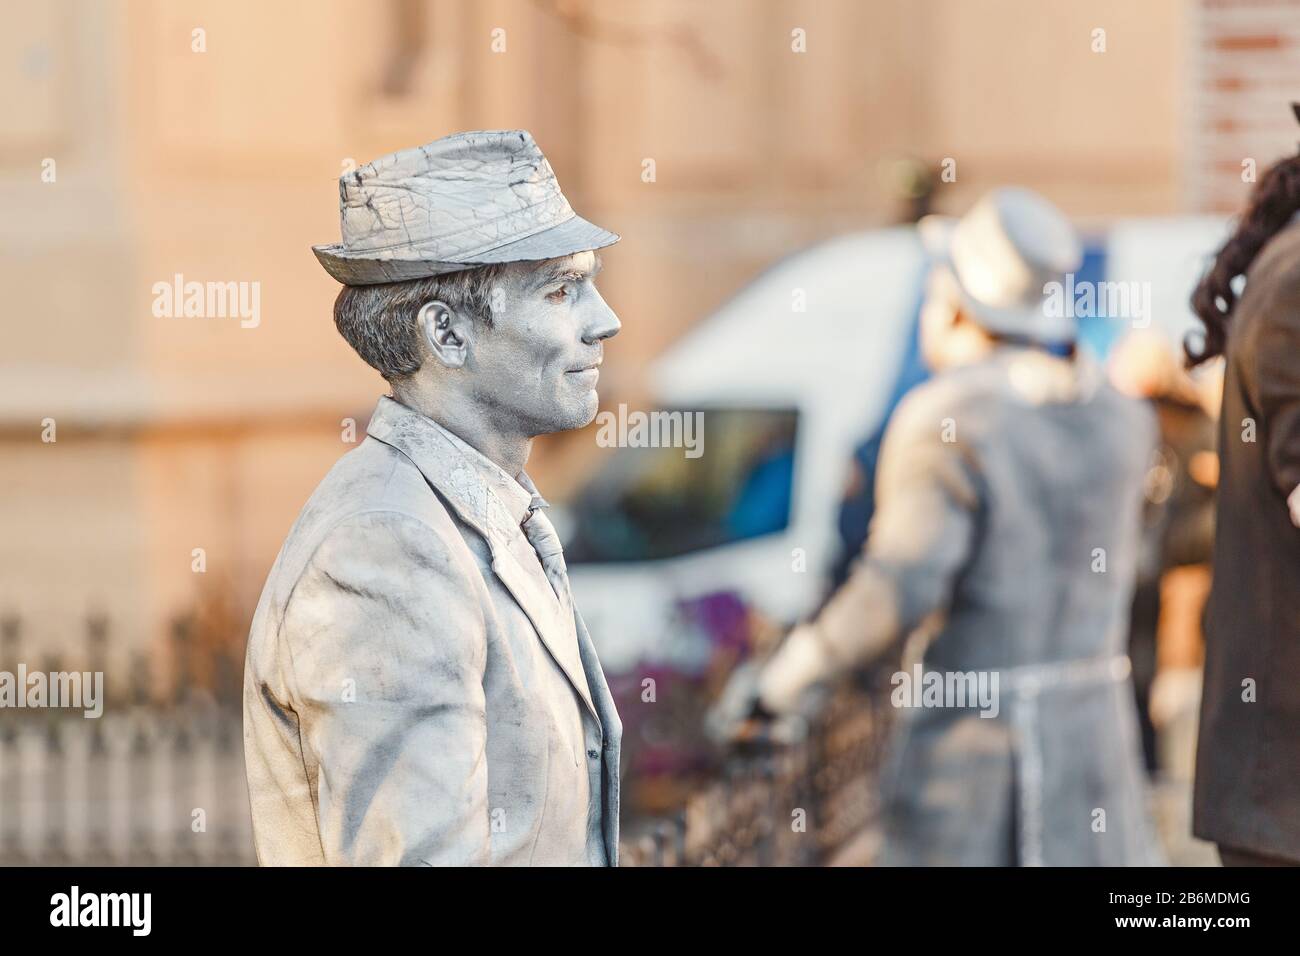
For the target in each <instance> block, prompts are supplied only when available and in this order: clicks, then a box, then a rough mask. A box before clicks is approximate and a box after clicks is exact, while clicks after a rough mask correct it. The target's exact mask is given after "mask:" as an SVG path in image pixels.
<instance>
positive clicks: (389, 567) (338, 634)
mask: <svg viewBox="0 0 1300 956" xmlns="http://www.w3.org/2000/svg"><path fill="white" fill-rule="evenodd" d="M478 583H480V584H481V582H478ZM280 639H281V642H282V647H284V648H286V649H287V651H288V654H289V656H290V673H291V675H292V680H293V698H294V705H295V707H296V708H297V711H298V716H299V726H300V729H301V734H302V746H303V751H304V761H305V762H306V763H307V764H308V766H307V768H306V769H307V774H308V778H309V782H310V783H311V785H312V787H313V791H314V793H315V795H316V798H317V799H316V811H317V819H318V828H319V832H320V838H321V844H322V850H323V853H324V856H325V860H326V862H327V863H329V864H356V865H394V864H401V865H413V864H420V863H424V864H429V865H442V864H449V865H469V864H486V863H487V862H488V861H489V809H488V806H487V803H488V797H487V760H486V755H485V746H486V741H487V726H486V703H485V698H484V692H483V671H484V666H485V660H486V637H485V623H484V618H483V613H482V610H481V605H480V604H479V602H478V601H477V600H476V598H475V581H474V580H473V578H472V576H471V574H470V573H469V572H467V570H466V569H465V568H464V567H463V566H461V565H460V564H458V563H457V561H456V559H455V558H454V557H453V552H452V551H451V550H450V549H449V548H448V547H447V546H446V545H444V544H443V543H442V541H441V539H440V538H439V537H438V536H437V534H436V533H435V532H434V531H433V530H432V529H431V528H429V527H428V526H427V525H425V524H424V523H422V522H421V521H419V520H418V519H416V518H413V517H410V516H407V515H403V514H399V513H395V512H370V513H365V514H360V515H355V516H353V517H351V518H348V519H346V520H345V521H344V522H343V523H341V524H340V525H338V526H336V527H335V528H334V529H333V530H332V531H331V532H330V533H329V534H328V535H327V537H326V538H325V540H324V542H323V543H322V544H321V546H320V547H319V548H318V549H317V551H316V553H315V554H314V555H313V557H312V560H311V561H310V562H309V563H308V565H307V567H306V569H305V570H304V573H303V575H302V577H301V578H300V579H299V581H298V584H297V585H296V587H295V588H294V591H293V594H292V596H291V598H290V600H289V603H288V605H287V607H286V610H285V617H284V622H283V625H282V629H281V632H280ZM313 776H314V779H312V778H313Z"/></svg>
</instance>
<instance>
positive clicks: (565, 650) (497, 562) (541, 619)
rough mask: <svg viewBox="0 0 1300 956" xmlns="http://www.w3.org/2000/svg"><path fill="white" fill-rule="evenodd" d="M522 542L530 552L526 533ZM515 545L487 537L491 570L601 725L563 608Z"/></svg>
mask: <svg viewBox="0 0 1300 956" xmlns="http://www.w3.org/2000/svg"><path fill="white" fill-rule="evenodd" d="M519 538H520V539H521V540H522V541H523V544H524V546H525V547H527V548H528V549H529V551H531V550H532V545H530V544H529V543H528V540H527V538H525V537H524V535H523V532H520V533H519ZM512 545H513V542H510V543H507V542H494V541H493V540H492V538H491V537H490V536H489V537H488V546H489V547H490V548H491V549H492V570H493V571H494V572H495V573H496V576H497V577H498V578H499V579H500V581H501V583H502V584H504V585H505V586H506V590H508V591H509V592H510V594H511V595H512V596H513V597H514V599H515V603H517V604H518V605H519V606H520V607H521V608H523V611H524V613H525V614H527V615H528V619H529V620H530V621H532V622H533V629H534V630H535V631H537V636H538V637H539V638H541V641H542V643H543V644H544V645H546V649H547V650H548V651H550V654H551V656H552V657H553V658H555V662H556V663H557V664H559V665H560V670H562V671H564V676H565V677H567V678H568V679H569V683H570V684H572V685H573V689H574V690H575V691H577V692H578V696H579V697H581V698H582V702H583V703H584V704H586V705H587V709H588V710H589V711H591V715H592V716H593V717H595V718H596V720H597V721H599V720H600V713H599V712H598V711H597V710H596V705H595V702H594V701H593V700H592V698H591V692H590V691H589V690H588V687H587V683H588V682H587V680H586V677H585V674H584V671H583V667H582V659H581V657H580V654H579V651H578V645H577V643H576V642H570V641H567V640H565V638H566V637H567V636H568V628H567V627H566V626H565V622H564V621H563V620H562V619H561V617H562V615H563V608H562V607H561V605H560V602H559V601H558V600H557V599H556V597H555V591H554V590H553V589H552V588H551V582H550V581H548V580H547V579H546V575H545V574H543V573H542V570H541V565H539V564H537V562H536V561H532V562H530V563H529V564H525V563H524V562H523V561H521V560H520V559H519V558H517V557H516V556H515V554H514V549H513V547H512ZM534 566H535V567H534Z"/></svg>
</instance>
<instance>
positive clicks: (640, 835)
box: [620, 691, 889, 866]
mask: <svg viewBox="0 0 1300 956" xmlns="http://www.w3.org/2000/svg"><path fill="white" fill-rule="evenodd" d="M887 699H888V698H887V695H883V694H866V693H862V692H861V691H857V692H843V693H841V694H840V695H838V696H837V697H836V698H835V699H834V700H833V701H832V703H831V705H830V706H829V707H828V708H827V709H826V711H825V712H824V713H823V714H822V715H821V717H819V718H818V719H817V721H816V722H815V724H814V725H813V726H811V727H810V728H808V730H807V732H806V733H805V734H803V735H802V736H801V738H800V739H798V740H797V741H795V742H793V743H790V744H785V745H773V746H770V747H765V748H762V749H755V750H751V751H750V752H746V753H740V752H738V753H736V754H734V755H733V756H731V757H730V758H728V759H727V760H726V761H725V763H724V765H723V769H722V773H721V775H720V776H719V777H718V779H716V780H713V781H711V782H708V783H706V784H704V785H703V786H701V787H700V788H699V789H697V790H696V791H694V792H693V793H692V794H691V795H690V796H689V797H688V798H687V800H686V805H685V807H684V808H683V810H682V811H681V812H680V813H677V814H675V815H673V816H671V817H667V818H664V819H661V820H658V821H648V822H644V821H643V822H641V823H639V824H638V823H637V822H636V821H628V823H629V824H630V826H628V827H626V828H625V840H624V843H623V846H622V847H621V848H620V855H621V862H622V863H623V865H625V866H817V865H821V864H823V863H825V862H827V861H828V860H829V859H830V858H831V857H832V856H833V855H834V854H835V853H836V852H837V851H839V850H840V849H841V848H842V847H844V846H845V845H846V844H847V843H848V842H849V841H850V840H852V839H853V838H854V837H855V836H857V835H859V834H861V833H862V832H863V831H864V830H865V829H866V828H867V827H869V826H871V825H872V824H873V822H874V820H875V816H876V812H877V805H876V793H877V775H878V773H879V770H880V766H881V764H882V760H883V754H884V747H885V741H886V734H887V733H888V729H889V711H888V708H886V707H884V706H883V703H882V702H884V701H887Z"/></svg>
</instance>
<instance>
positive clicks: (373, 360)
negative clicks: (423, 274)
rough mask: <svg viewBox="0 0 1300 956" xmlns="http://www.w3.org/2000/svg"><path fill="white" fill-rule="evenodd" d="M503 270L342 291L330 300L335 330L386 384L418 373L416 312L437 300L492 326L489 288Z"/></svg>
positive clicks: (485, 269)
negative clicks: (332, 305) (332, 306)
mask: <svg viewBox="0 0 1300 956" xmlns="http://www.w3.org/2000/svg"><path fill="white" fill-rule="evenodd" d="M504 271H505V266H504V265H488V266H478V267H476V268H473V269H462V270H461V271H459V272H450V273H447V274H446V275H440V276H431V277H429V278H427V279H410V280H407V281H405V282H384V283H380V284H378V285H345V286H344V287H343V288H342V290H341V291H340V292H339V296H338V298H337V299H335V300H334V325H335V326H336V327H337V328H338V330H339V334H340V335H342V336H343V338H345V339H347V342H348V344H349V345H351V346H352V347H353V348H354V349H356V352H357V354H358V355H360V356H361V357H362V358H363V359H365V360H366V364H368V365H370V366H371V367H372V368H374V369H375V370H376V371H378V372H379V374H380V375H382V376H383V377H384V378H386V379H387V380H388V381H390V382H391V381H394V380H398V379H403V378H406V377H407V376H409V375H412V374H414V373H415V372H418V371H419V370H420V336H421V335H422V332H421V329H420V324H419V322H418V319H419V315H420V309H421V307H423V306H424V304H425V303H426V302H430V301H432V300H433V299H437V300H438V301H440V302H443V303H445V304H446V305H447V306H449V307H450V308H452V309H455V310H456V311H457V312H461V313H465V314H468V315H469V316H470V317H471V318H473V319H475V320H476V321H479V320H481V321H482V322H483V324H484V325H486V326H487V327H489V328H491V326H492V287H493V285H494V284H495V283H496V282H497V281H498V280H499V279H500V277H501V275H502V273H503V272H504Z"/></svg>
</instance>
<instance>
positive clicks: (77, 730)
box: [0, 617, 888, 866]
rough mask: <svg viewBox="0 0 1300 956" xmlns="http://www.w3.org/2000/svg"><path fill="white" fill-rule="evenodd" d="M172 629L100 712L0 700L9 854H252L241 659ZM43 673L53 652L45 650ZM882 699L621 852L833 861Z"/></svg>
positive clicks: (712, 789)
mask: <svg viewBox="0 0 1300 956" xmlns="http://www.w3.org/2000/svg"><path fill="white" fill-rule="evenodd" d="M107 640H108V627H107V624H106V622H104V621H103V620H102V619H93V620H91V621H89V622H88V624H87V650H86V655H85V658H84V660H85V661H86V662H88V663H87V665H86V666H85V667H82V668H81V669H83V670H86V669H88V670H91V671H94V670H100V671H103V670H104V667H105V662H106V661H107V660H109V659H110V658H111V655H109V654H108V653H107V652H108V650H109V648H108V647H107ZM172 640H173V648H172V653H170V654H169V655H166V656H167V658H168V661H167V662H165V663H163V664H162V666H155V667H150V666H148V664H149V662H148V661H147V660H144V659H143V657H142V655H133V656H132V657H131V658H130V660H131V661H132V663H131V664H130V668H129V673H128V674H126V675H123V674H122V673H121V672H117V673H114V674H112V675H111V677H112V678H115V679H110V680H109V681H108V683H107V687H106V696H107V702H106V704H105V706H104V710H103V715H102V716H101V717H98V718H94V719H90V718H85V717H83V716H82V712H81V711H80V710H75V709H74V710H52V709H45V710H41V709H36V710H22V711H18V710H9V709H4V710H0V865H5V866H14V865H59V864H65V865H71V864H76V865H101V866H113V865H144V866H149V865H167V866H176V865H252V864H255V863H256V857H255V854H254V852H253V844H252V827H251V821H250V818H249V808H248V794H247V789H246V787H247V785H246V780H245V775H244V764H243V737H242V711H241V707H240V697H239V684H238V679H237V677H238V673H239V671H238V658H236V657H232V652H231V651H230V650H228V649H226V650H222V649H220V648H218V649H216V650H215V651H205V652H204V653H205V654H207V655H208V657H209V658H210V659H209V660H208V661H206V663H205V664H204V665H203V666H201V667H200V666H197V662H198V657H199V655H198V653H197V652H196V649H195V647H194V645H193V629H192V624H191V622H188V621H186V620H180V621H178V622H177V623H176V625H175V626H174V627H173V630H172ZM21 650H22V647H21V627H20V626H19V622H18V621H17V620H16V619H14V618H12V617H11V618H6V619H3V620H0V670H10V671H11V672H12V671H13V669H14V666H15V665H16V663H17V662H19V661H22V660H23V657H22V654H21ZM111 659H117V658H111ZM154 663H155V664H157V663H158V662H154ZM29 669H30V668H29ZM41 669H43V670H45V671H46V672H47V673H49V672H57V671H59V670H60V661H59V660H58V659H57V658H56V657H49V656H47V657H45V658H44V660H43V663H42V664H41ZM196 674H203V675H205V676H204V678H203V679H202V680H197V679H196V678H195V675H196ZM123 676H126V677H127V678H128V679H127V680H122V679H121V678H122V677H123ZM886 699H887V695H883V694H864V693H862V692H860V691H859V692H845V693H843V694H841V695H839V696H837V697H836V698H835V699H834V700H833V702H832V703H831V705H830V706H829V707H828V708H827V710H826V711H825V713H824V714H823V716H822V717H821V718H819V719H818V720H817V722H816V723H815V724H814V725H813V726H811V727H810V728H808V731H807V733H806V734H805V735H804V736H803V737H802V739H800V740H799V741H798V742H797V743H794V744H792V745H789V746H783V747H777V748H770V749H765V750H763V751H761V752H752V753H748V754H743V755H742V754H736V755H734V756H732V757H730V758H728V759H727V760H726V761H725V762H724V764H723V767H722V769H721V773H720V774H719V775H718V776H717V777H716V778H713V779H710V780H708V781H707V782H704V783H703V784H702V785H701V786H699V787H698V788H697V789H696V790H694V791H693V792H692V793H691V795H690V796H689V797H688V798H687V799H686V802H685V805H684V807H683V808H682V809H681V811H680V812H679V813H677V814H675V815H674V816H671V817H668V818H662V819H655V820H637V819H634V818H629V816H628V815H627V814H625V815H624V821H623V822H624V826H623V833H624V841H623V846H622V847H621V857H622V862H623V863H624V865H629V866H734V865H785V866H791V865H793V866H801V865H818V864H820V863H823V862H825V861H826V860H827V859H828V857H829V856H830V855H831V854H833V853H834V852H835V851H836V850H837V849H838V848H839V847H841V846H842V845H843V844H844V843H845V842H847V841H848V840H849V839H850V838H851V837H852V836H853V835H854V834H856V833H858V832H859V831H861V830H862V829H863V828H864V827H866V826H867V825H868V824H869V823H870V822H871V819H872V816H873V814H874V812H875V804H874V794H875V790H876V787H875V775H876V772H877V769H878V767H879V765H880V760H881V752H882V747H883V741H884V735H885V732H886V730H887V726H888V708H887V707H882V703H881V702H882V701H884V700H886Z"/></svg>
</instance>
